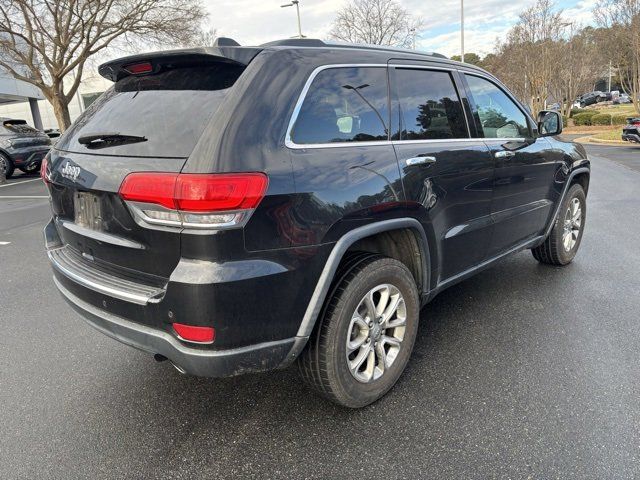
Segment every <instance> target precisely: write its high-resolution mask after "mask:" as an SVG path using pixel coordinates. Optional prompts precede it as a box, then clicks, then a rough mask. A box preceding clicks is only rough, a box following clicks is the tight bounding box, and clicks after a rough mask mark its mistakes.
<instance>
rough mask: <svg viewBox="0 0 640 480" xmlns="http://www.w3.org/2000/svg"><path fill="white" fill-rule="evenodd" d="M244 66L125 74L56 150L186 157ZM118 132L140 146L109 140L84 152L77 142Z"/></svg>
mask: <svg viewBox="0 0 640 480" xmlns="http://www.w3.org/2000/svg"><path fill="white" fill-rule="evenodd" d="M242 71H243V68H242V67H238V66H234V65H228V64H215V65H210V66H200V67H187V68H179V69H171V70H166V71H164V72H161V73H158V74H155V75H144V76H129V77H125V78H123V79H122V80H119V81H118V82H116V83H115V84H114V85H113V87H111V88H110V89H109V90H107V91H106V92H105V93H104V94H103V95H102V96H101V97H100V98H98V99H97V100H96V101H95V102H93V103H92V104H91V105H90V106H89V108H87V110H85V112H84V113H83V114H82V115H81V116H80V118H78V120H76V122H75V123H74V124H73V125H72V127H71V128H70V129H69V130H68V131H67V132H65V134H64V135H63V137H62V138H61V141H59V142H58V145H57V148H59V149H61V150H67V151H74V152H83V153H89V152H91V153H95V154H100V155H122V156H143V157H147V156H148V157H176V158H178V157H188V156H189V155H190V154H191V151H192V150H193V148H194V147H195V145H196V142H197V141H198V139H199V138H200V135H201V134H202V131H203V130H204V128H205V126H206V125H207V123H208V122H209V120H210V119H211V117H212V116H213V114H214V113H215V112H216V110H217V109H218V107H219V106H220V104H221V103H222V101H223V100H224V98H225V97H226V96H227V94H228V92H229V90H230V88H231V87H232V86H233V84H234V83H235V81H236V80H237V78H238V77H239V76H240V74H241V73H242ZM105 133H109V134H119V135H123V136H128V137H144V138H146V141H144V142H114V143H113V144H112V145H110V146H105V147H104V148H100V149H99V150H89V149H88V145H87V144H86V142H84V143H83V142H80V141H79V140H80V139H83V138H87V137H91V136H96V135H98V136H99V135H101V134H105Z"/></svg>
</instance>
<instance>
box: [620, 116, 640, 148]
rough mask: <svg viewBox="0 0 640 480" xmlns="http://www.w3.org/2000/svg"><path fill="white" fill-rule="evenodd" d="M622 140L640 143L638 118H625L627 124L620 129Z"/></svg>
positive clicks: (639, 121) (639, 119) (639, 122)
mask: <svg viewBox="0 0 640 480" xmlns="http://www.w3.org/2000/svg"><path fill="white" fill-rule="evenodd" d="M622 140H624V141H626V142H633V143H640V117H629V118H627V124H626V125H625V127H624V128H623V129H622Z"/></svg>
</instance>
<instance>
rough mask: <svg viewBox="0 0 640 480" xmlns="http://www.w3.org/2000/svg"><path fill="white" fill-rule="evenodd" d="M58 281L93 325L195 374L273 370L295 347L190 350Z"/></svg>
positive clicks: (282, 342)
mask: <svg viewBox="0 0 640 480" xmlns="http://www.w3.org/2000/svg"><path fill="white" fill-rule="evenodd" d="M54 282H55V284H56V286H57V287H58V290H59V291H60V293H61V294H62V296H63V298H64V299H65V300H66V301H67V302H68V303H69V305H71V307H72V308H73V309H74V310H75V311H76V312H78V313H79V314H80V315H81V316H82V317H83V318H84V320H85V321H86V322H87V323H88V324H89V325H91V326H92V327H94V328H95V329H97V330H99V331H100V332H102V333H104V334H105V335H107V336H109V337H111V338H113V339H115V340H118V341H119V342H122V343H124V344H126V345H129V346H131V347H135V348H137V349H139V350H143V351H145V352H148V353H152V354H160V355H163V356H165V357H166V358H168V359H169V360H170V361H171V362H172V363H173V364H174V365H176V367H178V369H179V370H181V371H184V372H185V373H188V374H191V375H197V376H203V377H229V376H234V375H240V374H243V373H250V372H261V371H266V370H272V369H274V368H277V367H278V366H279V365H280V364H283V363H284V362H285V360H286V358H287V355H288V354H289V351H290V350H291V348H292V347H293V344H294V338H289V339H284V340H278V341H274V342H265V343H260V344H257V345H250V346H246V347H242V348H235V349H230V350H216V351H213V350H202V349H198V348H190V347H187V346H185V345H184V344H182V343H181V342H180V341H179V340H177V339H176V338H175V337H174V336H172V335H171V334H169V333H167V332H165V331H162V330H160V329H156V328H152V327H149V326H146V325H142V324H139V323H134V322H131V321H129V320H126V319H124V318H121V317H118V316H116V315H113V314H111V313H109V312H106V311H104V310H100V309H98V308H96V307H94V306H93V305H91V304H89V303H87V302H84V301H83V300H81V299H80V298H78V297H77V296H75V295H74V294H72V293H71V292H70V291H69V290H67V289H66V288H65V287H64V286H63V285H62V284H61V283H60V282H59V281H58V280H57V279H56V278H55V277H54Z"/></svg>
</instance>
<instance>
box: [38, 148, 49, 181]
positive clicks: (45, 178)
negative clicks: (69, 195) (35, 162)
mask: <svg viewBox="0 0 640 480" xmlns="http://www.w3.org/2000/svg"><path fill="white" fill-rule="evenodd" d="M48 165H49V154H48V153H47V154H46V155H45V156H44V157H43V159H42V162H40V178H42V181H43V182H44V183H45V185H46V184H48V183H50V181H49V175H48V173H47V166H48Z"/></svg>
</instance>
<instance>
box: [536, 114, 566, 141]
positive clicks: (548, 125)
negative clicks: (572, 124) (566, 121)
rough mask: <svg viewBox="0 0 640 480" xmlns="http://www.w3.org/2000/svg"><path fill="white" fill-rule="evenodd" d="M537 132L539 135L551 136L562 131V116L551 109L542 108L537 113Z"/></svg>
mask: <svg viewBox="0 0 640 480" xmlns="http://www.w3.org/2000/svg"><path fill="white" fill-rule="evenodd" d="M538 133H539V134H540V136H541V137H552V136H554V135H560V134H561V133H562V117H561V116H560V114H559V113H558V112H555V111H553V110H543V111H541V112H540V113H539V114H538Z"/></svg>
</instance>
